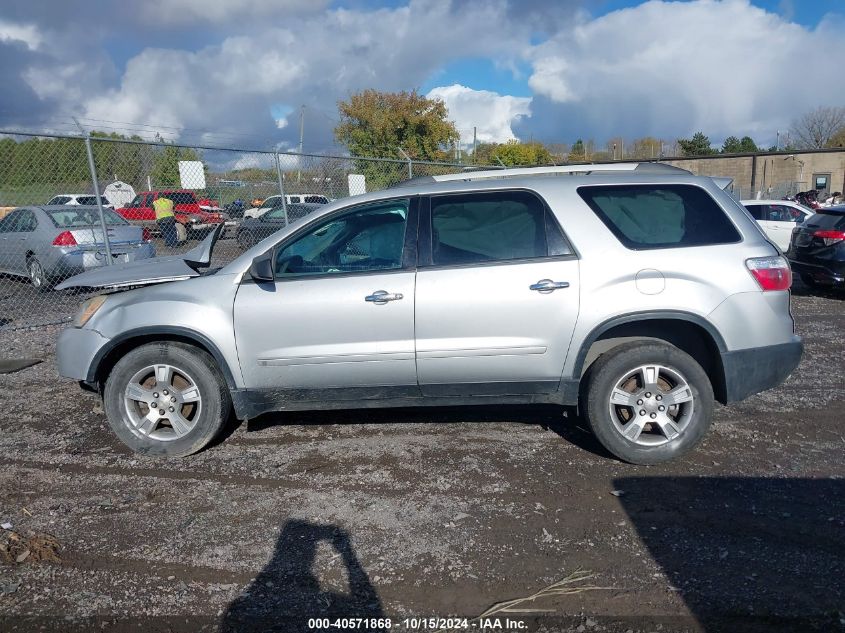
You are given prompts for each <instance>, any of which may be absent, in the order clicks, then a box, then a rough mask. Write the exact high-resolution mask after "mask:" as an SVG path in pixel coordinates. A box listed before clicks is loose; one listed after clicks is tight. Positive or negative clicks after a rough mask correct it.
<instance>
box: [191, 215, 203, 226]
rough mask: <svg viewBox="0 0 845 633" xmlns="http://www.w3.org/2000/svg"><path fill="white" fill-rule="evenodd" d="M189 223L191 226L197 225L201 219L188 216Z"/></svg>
mask: <svg viewBox="0 0 845 633" xmlns="http://www.w3.org/2000/svg"><path fill="white" fill-rule="evenodd" d="M188 221H189V222H190V223H191V224H196V223H197V222H199V221H200V219H199V218H198V217H197V216H195V215H189V216H188Z"/></svg>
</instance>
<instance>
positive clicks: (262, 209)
mask: <svg viewBox="0 0 845 633" xmlns="http://www.w3.org/2000/svg"><path fill="white" fill-rule="evenodd" d="M285 202H286V203H287V204H328V203H329V202H331V201H330V200H329V199H328V198H327V197H326V196H324V195H321V194H319V193H294V194H288V195H286V196H285ZM281 204H282V196H280V195H278V196H270V197H269V198H267V199H266V200H264V202H262V203H261V206H258V207H253V208H252V209H247V210H246V211H245V212H244V217H245V218H260V217H261V216H262V215H264V214H265V213H267V212H268V211H269V210H270V209H272V208H274V207H278V206H280V205H281Z"/></svg>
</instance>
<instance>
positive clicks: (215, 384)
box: [103, 342, 232, 457]
mask: <svg viewBox="0 0 845 633" xmlns="http://www.w3.org/2000/svg"><path fill="white" fill-rule="evenodd" d="M156 364H167V365H171V366H173V367H174V368H176V370H177V371H181V372H185V375H187V376H189V377H190V378H191V379H192V381H193V383H194V385H195V386H196V388H197V389H198V390H199V394H200V396H201V406H200V408H199V409H198V413H197V414H196V416H195V419H193V420H192V424H193V427H192V428H191V429H190V431H189V432H188V433H186V434H185V435H184V436H182V437H175V438H174V439H161V438H159V439H157V438H154V437H150V436H149V435H148V436H143V434H142V433H141V432H140V431H139V430H138V429H137V427H135V426H133V423H132V419H131V417H130V413H129V411H128V410H129V409H130V407H131V404H129V403H127V402H126V399H125V396H124V393H125V390H126V388H127V386H128V385H129V383H130V381H132V379H133V377H134V376H135V375H136V374H137V373H138V372H140V371H142V370H143V369H144V368H145V367H148V366H152V365H156ZM153 380H154V379H153ZM173 382H174V384H175V380H174V381H173ZM153 389H159V387H153ZM176 393H177V392H174V395H176ZM157 395H160V394H157ZM160 397H162V398H163V396H160ZM160 406H165V405H160ZM176 406H179V405H178V403H177V404H176ZM103 408H104V409H105V412H106V416H107V417H108V420H109V425H110V426H111V428H112V430H113V431H114V432H115V434H116V435H117V436H118V438H119V439H120V440H121V441H122V442H123V443H124V444H126V445H127V446H128V447H129V448H131V449H132V450H133V451H135V452H136V453H141V454H144V455H166V456H171V457H184V456H186V455H191V454H192V453H196V452H197V451H199V450H201V449H202V448H204V447H205V446H206V445H208V443H209V442H211V441H212V440H213V439H214V438H215V437H216V436H217V434H218V433H219V432H220V430H221V429H222V428H223V426H224V425H225V423H226V421H227V420H228V419H229V415H230V414H231V410H232V400H231V396H230V394H229V390H228V389H227V387H226V383H225V380H224V379H223V376H222V375H221V373H220V369H219V368H218V367H217V364H216V363H215V361H214V359H213V358H212V357H211V356H210V355H209V354H207V353H206V352H205V351H203V350H201V349H198V348H196V347H193V346H191V345H186V344H183V343H175V342H161V343H150V344H147V345H142V346H141V347H137V348H135V349H134V350H132V351H131V352H129V353H128V354H126V355H125V356H123V358H121V359H120V360H119V361H118V362H117V364H116V365H115V366H114V367H113V368H112V371H111V373H110V374H109V376H108V379H107V380H106V385H105V389H104V391H103ZM155 433H156V434H158V435H160V436H162V437H165V438H166V437H167V433H168V427H167V425H166V424H165V425H162V426H161V427H160V430H155ZM171 434H172V435H175V433H172V429H171Z"/></svg>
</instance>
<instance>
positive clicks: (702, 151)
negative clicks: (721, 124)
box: [678, 132, 716, 156]
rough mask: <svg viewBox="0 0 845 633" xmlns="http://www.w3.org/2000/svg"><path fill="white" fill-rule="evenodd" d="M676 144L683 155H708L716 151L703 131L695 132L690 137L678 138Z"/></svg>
mask: <svg viewBox="0 0 845 633" xmlns="http://www.w3.org/2000/svg"><path fill="white" fill-rule="evenodd" d="M678 145H679V146H680V147H681V151H682V152H683V154H684V156H709V155H711V154H715V153H716V150H714V149H713V148H712V147H711V146H710V139H709V138H707V136H706V135H705V134H704V132H696V133H695V134H693V135H692V138H691V139H684V138H679V139H678Z"/></svg>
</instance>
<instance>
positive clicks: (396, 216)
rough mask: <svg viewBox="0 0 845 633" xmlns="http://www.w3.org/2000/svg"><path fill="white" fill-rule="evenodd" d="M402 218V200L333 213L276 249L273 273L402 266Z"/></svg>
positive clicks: (288, 274)
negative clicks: (333, 215) (333, 214)
mask: <svg viewBox="0 0 845 633" xmlns="http://www.w3.org/2000/svg"><path fill="white" fill-rule="evenodd" d="M407 223H408V201H407V200H391V201H390V202H386V203H384V202H382V203H378V204H377V205H370V206H366V207H359V208H357V209H355V210H353V211H349V212H348V213H345V214H343V215H340V216H335V217H333V218H331V219H328V220H326V221H324V222H322V223H320V224H318V225H317V226H315V227H314V228H313V229H311V230H310V231H308V233H306V234H305V235H303V236H301V237H300V238H298V239H297V240H296V241H294V242H293V243H290V244H288V245H287V246H285V247H284V248H281V249H279V250H278V251H277V252H276V255H275V261H274V270H275V274H276V278H277V279H283V278H288V277H294V276H301V275H324V274H332V273H349V272H367V271H374V270H391V269H398V268H401V267H402V252H403V250H404V246H405V228H406V226H407Z"/></svg>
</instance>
